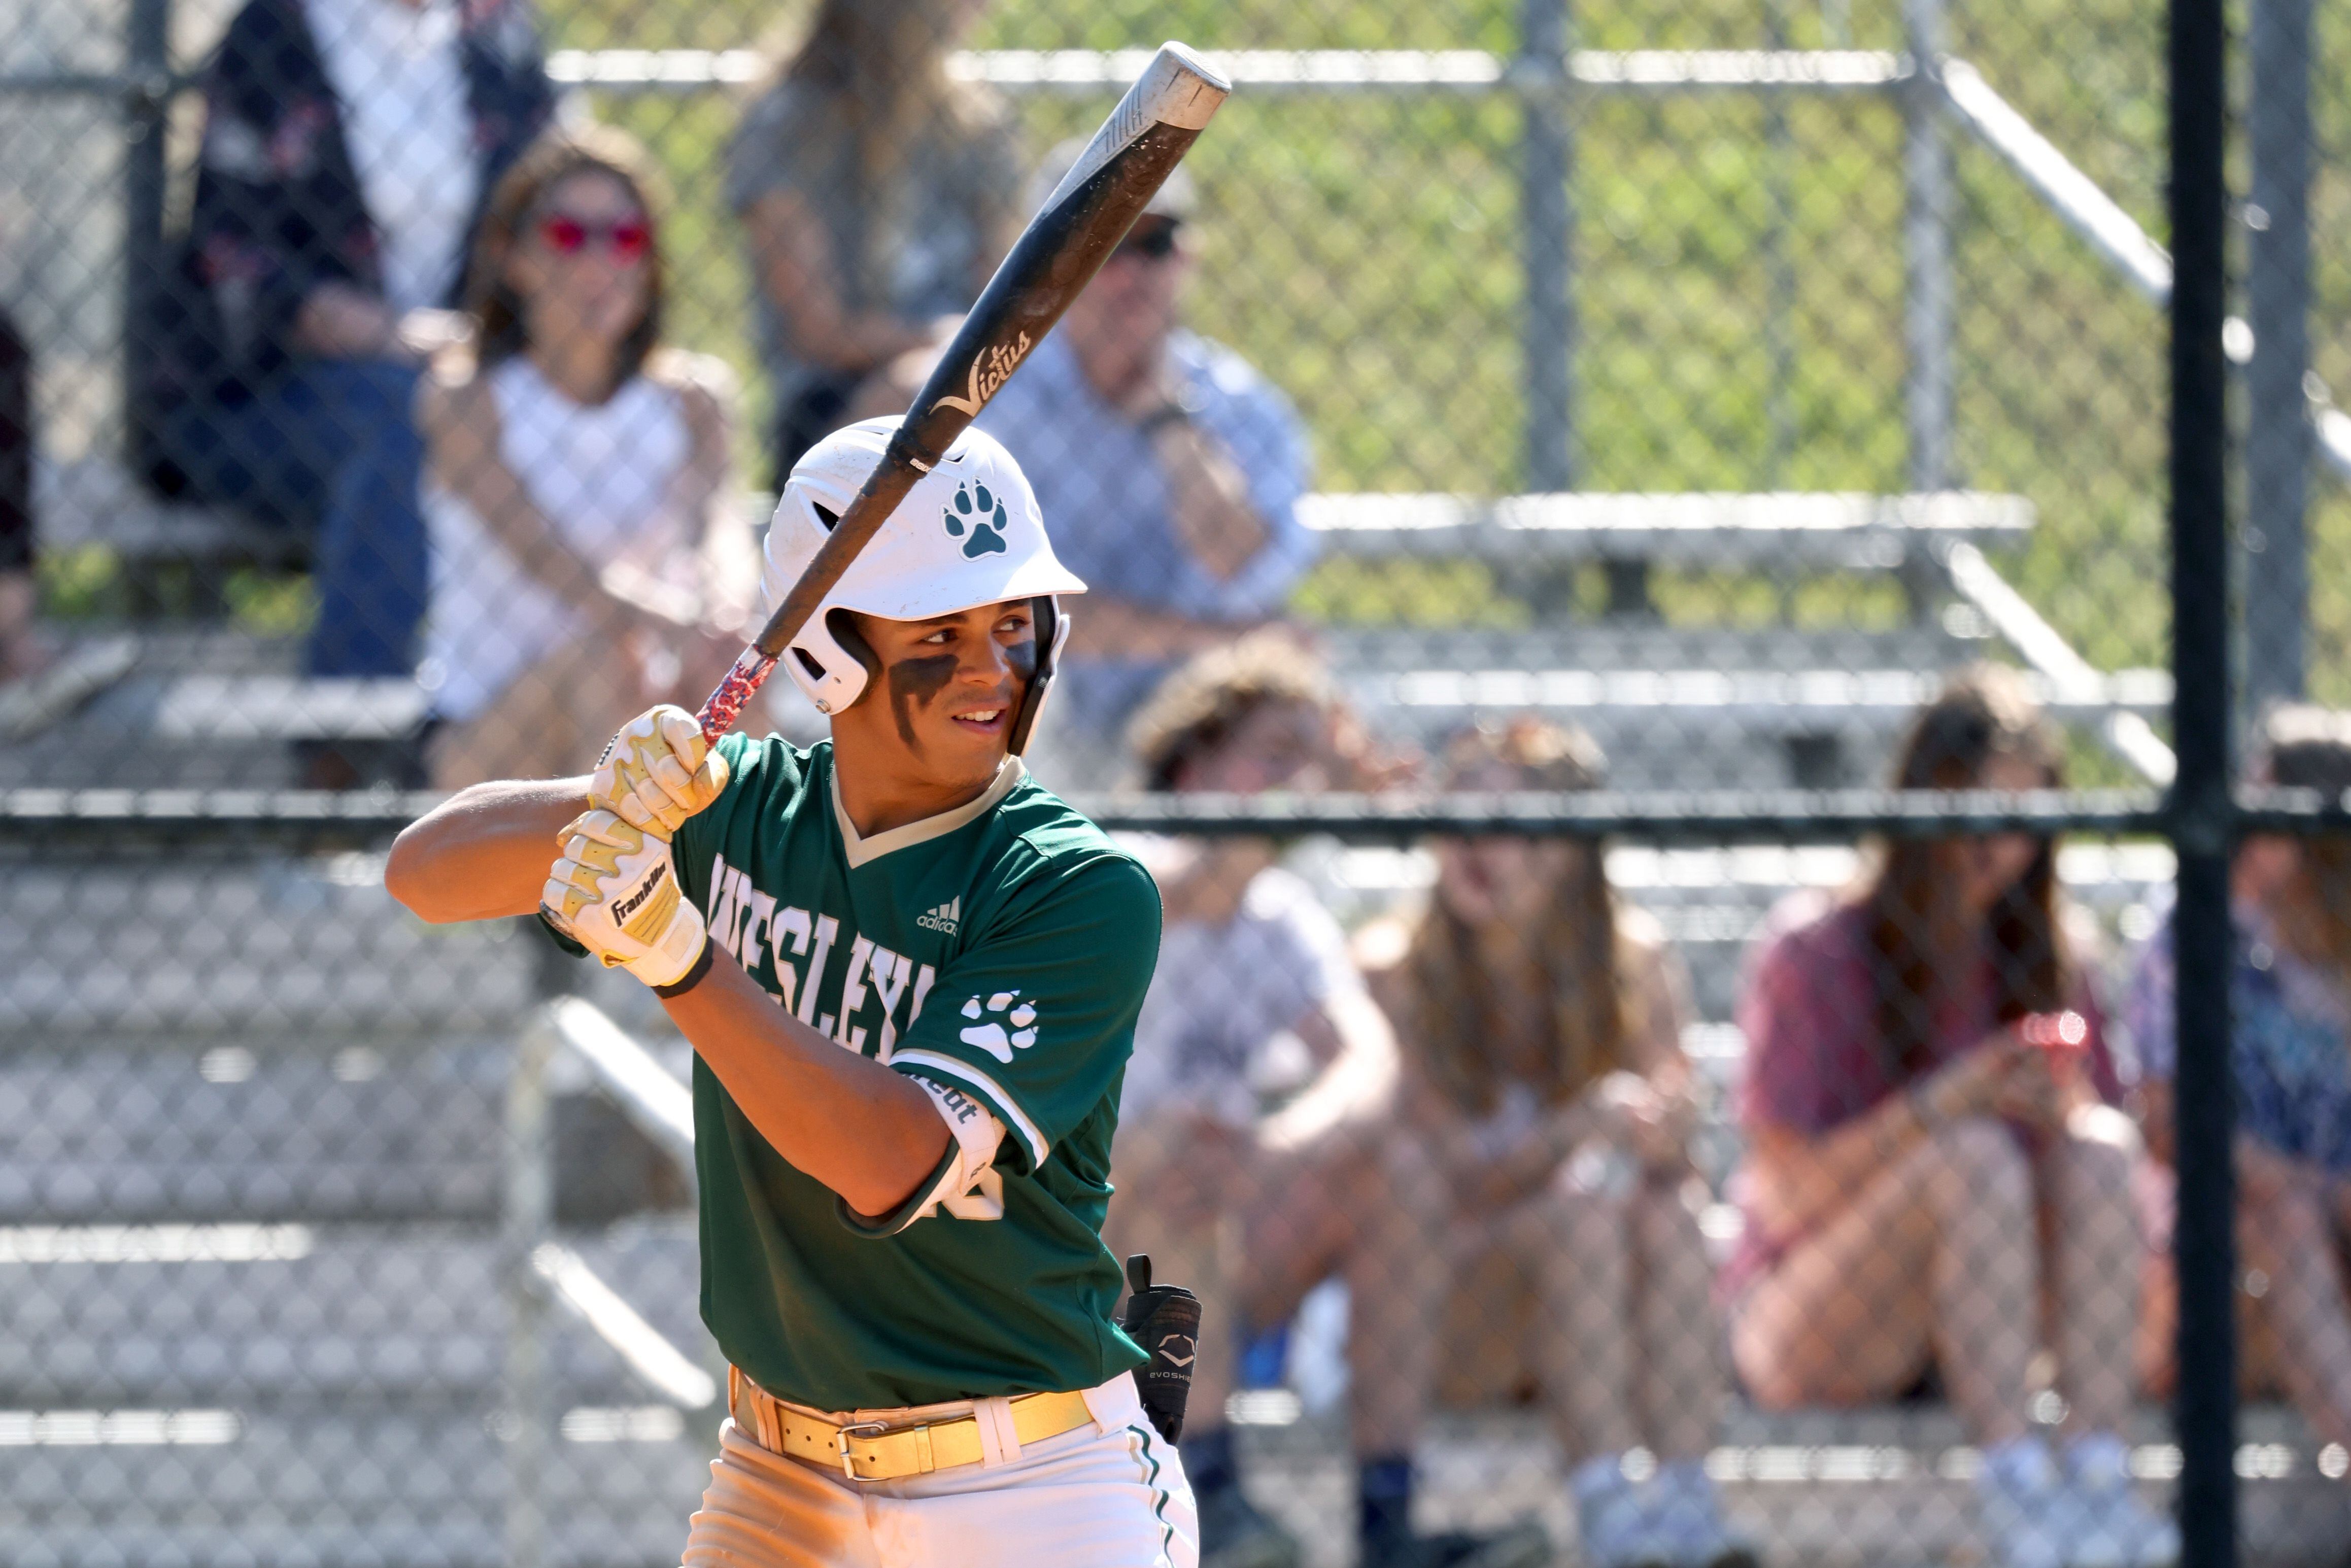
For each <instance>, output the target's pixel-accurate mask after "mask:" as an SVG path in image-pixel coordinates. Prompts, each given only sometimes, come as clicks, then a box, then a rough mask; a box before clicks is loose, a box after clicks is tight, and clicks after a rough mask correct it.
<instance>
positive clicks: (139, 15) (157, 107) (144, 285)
mask: <svg viewBox="0 0 2351 1568" xmlns="http://www.w3.org/2000/svg"><path fill="white" fill-rule="evenodd" d="M123 43H124V48H123V57H124V65H125V68H126V74H127V75H128V76H129V78H130V86H129V89H128V90H127V91H126V92H125V93H124V95H123V120H124V123H123V179H122V184H123V191H122V194H123V203H124V222H123V235H122V402H123V414H124V422H123V423H124V430H123V436H124V444H125V450H126V451H127V452H128V453H129V454H131V460H132V461H133V462H134V463H143V461H144V458H143V456H142V455H141V453H142V450H143V445H144V443H143V440H142V434H141V431H140V429H139V428H138V419H139V411H140V408H141V402H142V400H141V395H140V389H141V385H142V384H143V383H144V382H145V380H146V361H145V353H144V348H143V345H142V342H141V335H142V334H143V333H144V332H145V331H146V330H147V329H149V328H150V326H151V325H152V323H153V321H154V320H155V317H156V312H155V308H154V301H155V299H156V298H157V291H158V290H159V289H160V288H161V287H162V280H163V269H164V267H165V266H166V265H167V262H166V259H165V256H164V254H163V207H164V202H165V198H166V194H167V193H168V189H169V181H170V177H171V174H170V170H169V169H168V168H167V167H166V165H165V162H164V158H165V152H166V148H165V142H166V141H167V140H168V138H167V137H166V135H165V129H166V123H167V120H168V117H169V115H170V113H171V107H172V0H131V8H130V16H129V25H128V30H127V33H126V36H125V37H124V40H123Z"/></svg>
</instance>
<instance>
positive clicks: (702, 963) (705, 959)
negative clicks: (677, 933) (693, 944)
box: [653, 937, 718, 1001]
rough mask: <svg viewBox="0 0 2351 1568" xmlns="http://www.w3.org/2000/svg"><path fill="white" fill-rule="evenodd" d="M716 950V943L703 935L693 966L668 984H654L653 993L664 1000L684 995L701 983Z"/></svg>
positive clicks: (708, 970)
mask: <svg viewBox="0 0 2351 1568" xmlns="http://www.w3.org/2000/svg"><path fill="white" fill-rule="evenodd" d="M717 952H718V944H717V943H716V942H713V941H711V940H710V939H709V938H708V937H705V938H704V939H703V943H702V951H701V952H700V953H699V954H697V955H696V956H695V960H694V964H693V967H690V968H688V969H687V970H686V972H685V973H684V974H683V975H680V976H679V977H677V978H676V979H674V980H673V981H672V982H670V983H669V984H668V985H666V986H655V987H654V988H653V995H655V996H657V997H660V998H663V999H664V1001H666V1000H667V999H668V998H671V997H682V996H684V995H685V993H686V992H688V991H690V990H692V989H694V988H695V987H696V986H698V985H700V984H702V977H703V976H705V975H706V974H708V973H710V960H711V959H712V957H713V956H716V954H717Z"/></svg>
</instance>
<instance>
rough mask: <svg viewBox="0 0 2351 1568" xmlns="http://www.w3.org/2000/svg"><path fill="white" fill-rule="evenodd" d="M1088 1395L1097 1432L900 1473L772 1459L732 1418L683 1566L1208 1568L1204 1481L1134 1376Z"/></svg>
mask: <svg viewBox="0 0 2351 1568" xmlns="http://www.w3.org/2000/svg"><path fill="white" fill-rule="evenodd" d="M1085 1397H1086V1406H1087V1408H1088V1409H1089V1410H1090V1411H1092V1414H1093V1417H1094V1418H1093V1420H1092V1423H1091V1424H1089V1425H1087V1426H1083V1427H1078V1428H1076V1429H1075V1430H1073V1431H1069V1432H1064V1433H1062V1434H1061V1436H1060V1437H1048V1438H1046V1439H1045V1440H1044V1441H1042V1442H1039V1443H1029V1444H1025V1445H1022V1446H1020V1447H1019V1448H1018V1449H1017V1451H1016V1452H1014V1453H1008V1454H1003V1455H1001V1456H1000V1457H999V1462H987V1461H983V1462H982V1463H979V1464H976V1465H961V1466H958V1467H956V1469H946V1470H935V1471H933V1472H932V1473H931V1474H929V1475H926V1476H909V1477H906V1478H905V1479H901V1480H888V1481H852V1480H851V1479H848V1478H847V1477H846V1476H843V1475H841V1473H839V1472H838V1471H834V1470H829V1469H818V1468H817V1467H816V1466H814V1465H810V1464H807V1463H804V1462H802V1461H800V1460H799V1459H788V1458H784V1457H783V1456H782V1455H780V1454H775V1453H770V1452H769V1451H768V1450H767V1449H766V1448H761V1447H760V1446H759V1445H758V1443H757V1442H755V1441H754V1440H753V1439H752V1437H751V1436H750V1434H748V1433H747V1432H745V1431H742V1430H741V1429H739V1428H738V1427H737V1426H736V1424H735V1423H734V1421H733V1420H731V1419H730V1420H728V1421H726V1423H725V1424H724V1425H723V1426H721V1427H719V1429H718V1457H717V1458H716V1459H714V1460H712V1461H711V1464H710V1490H707V1491H705V1492H704V1493H703V1494H702V1507H701V1508H700V1509H698V1510H697V1511H695V1515H694V1519H693V1521H692V1524H691V1527H690V1529H689V1531H688V1534H687V1537H686V1542H685V1552H684V1568H1198V1563H1199V1559H1200V1540H1199V1536H1200V1531H1199V1522H1198V1516H1197V1513H1196V1511H1195V1509H1194V1506H1193V1502H1192V1487H1191V1483H1190V1482H1188V1481H1186V1479H1184V1467H1183V1464H1182V1462H1181V1461H1180V1460H1179V1459H1178V1458H1176V1455H1175V1445H1174V1444H1172V1443H1170V1442H1168V1441H1167V1440H1166V1439H1165V1438H1164V1437H1160V1435H1159V1434H1158V1433H1157V1432H1156V1431H1155V1430H1153V1429H1152V1426H1151V1418H1150V1417H1149V1416H1145V1415H1144V1413H1143V1405H1142V1402H1141V1401H1140V1400H1139V1399H1137V1398H1136V1396H1135V1391H1134V1379H1133V1378H1131V1377H1127V1376H1123V1375H1122V1376H1119V1377H1115V1378H1113V1379H1112V1380H1111V1381H1110V1382H1108V1383H1105V1384H1103V1385H1102V1386H1101V1387H1100V1388H1096V1389H1091V1390H1089V1391H1088V1392H1087V1394H1086V1396H1085ZM970 1411H971V1406H970V1404H969V1403H968V1402H965V1403H960V1404H955V1405H939V1406H925V1407H923V1408H922V1409H920V1410H908V1411H860V1412H858V1416H859V1417H860V1418H861V1419H887V1420H890V1421H892V1423H893V1425H895V1424H899V1423H902V1422H905V1421H918V1420H921V1419H923V1418H925V1416H927V1417H930V1418H933V1419H946V1418H951V1417H954V1416H963V1415H967V1414H969V1413H970Z"/></svg>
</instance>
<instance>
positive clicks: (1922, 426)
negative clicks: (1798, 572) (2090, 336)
mask: <svg viewBox="0 0 2351 1568" xmlns="http://www.w3.org/2000/svg"><path fill="white" fill-rule="evenodd" d="M1902 17H1903V27H1904V31H1905V33H1906V35H1907V38H1908V42H1909V47H1910V79H1909V81H1908V82H1907V83H1906V84H1905V86H1904V89H1903V93H1902V120H1903V154H1902V182H1903V203H1902V258H1903V286H1902V340H1903V346H1904V348H1905V350H1907V356H1908V359H1909V370H1908V380H1907V384H1906V385H1905V386H1904V388H1903V404H1904V413H1905V417H1906V423H1907V430H1908V433H1909V437H1910V473H1909V482H1910V488H1911V489H1912V490H1914V491H1918V492H1921V493H1924V492H1928V491H1933V490H1947V489H1949V488H1950V486H1951V484H1952V482H1953V476H1952V472H1951V381H1952V371H1951V365H1952V355H1951V316H1952V296H1951V150H1950V147H1949V143H1948V142H1947V141H1945V140H1944V134H1943V81H1942V69H1943V55H1944V52H1945V43H1946V38H1945V28H1944V25H1943V0H1904V4H1903V7H1902ZM1902 582H1903V586H1904V588H1905V590H1906V591H1907V594H1908V597H1909V600H1910V612H1911V614H1912V615H1913V616H1914V617H1918V618H1923V617H1924V616H1925V615H1926V614H1927V613H1928V611H1929V609H1930V607H1931V606H1932V604H1933V602H1934V598H1935V572H1934V568H1933V564H1932V563H1931V562H1929V561H1928V560H1927V559H1925V558H1924V557H1923V556H1919V555H1916V554H1914V555H1913V557H1912V558H1911V559H1909V560H1907V561H1906V562H1905V563H1904V566H1903V570H1902Z"/></svg>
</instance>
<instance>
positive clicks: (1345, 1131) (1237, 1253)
mask: <svg viewBox="0 0 2351 1568" xmlns="http://www.w3.org/2000/svg"><path fill="white" fill-rule="evenodd" d="M1333 720H1334V706H1333V703H1332V697H1331V695H1330V693H1329V690H1328V687H1327V685H1325V684H1324V682H1323V681H1322V678H1321V675H1320V673H1319V671H1317V670H1316V669H1315V667H1314V665H1313V663H1312V661H1311V659H1310V658H1309V657H1307V656H1306V655H1305V654H1304V653H1302V652H1301V650H1300V649H1299V648H1298V647H1297V646H1296V645H1295V644H1293V643H1290V642H1289V641H1288V640H1287V639H1285V638H1282V637H1280V636H1279V635H1278V634H1270V633H1268V634H1260V635H1259V636H1257V637H1254V638H1250V639H1247V640H1244V641H1243V642H1241V643H1238V644H1236V645H1235V646H1232V647H1230V648H1227V649H1223V650H1219V651H1217V652H1214V653H1207V654H1205V655H1203V656H1202V657H1201V658H1200V659H1198V660H1196V661H1195V662H1194V663H1193V664H1190V665H1189V666H1187V667H1186V668H1185V669H1184V670H1183V671H1181V672H1179V673H1178V674H1176V675H1175V677H1174V678H1173V679H1172V680H1170V681H1169V683H1168V684H1167V685H1166V686H1165V688H1164V689H1163V690H1161V691H1160V692H1159V693H1158V694H1157V695H1155V697H1154V698H1153V700H1152V702H1151V704H1150V705H1149V706H1147V707H1146V708H1145V709H1144V712H1143V713H1142V714H1141V715H1140V716H1138V718H1137V720H1136V735H1137V748H1138V749H1139V750H1140V752H1141V753H1142V756H1143V758H1144V766H1145V768H1147V769H1148V772H1149V776H1150V779H1151V783H1152V786H1153V787H1154V788H1155V789H1163V790H1166V789H1173V790H1180V791H1196V790H1234V791H1241V792H1255V791H1259V790H1266V789H1289V790H1311V789H1327V788H1331V787H1333V786H1339V787H1350V786H1353V785H1354V784H1355V783H1356V782H1357V781H1358V770H1357V768H1356V766H1355V759H1354V758H1353V757H1352V756H1351V755H1350V752H1349V749H1348V745H1347V739H1346V734H1345V732H1344V731H1343V729H1342V728H1341V727H1339V726H1337V725H1336V724H1335V723H1334V722H1333ZM1144 848H1145V850H1146V852H1147V861H1148V862H1153V869H1154V872H1155V874H1156V875H1157V876H1158V878H1159V883H1160V891H1161V895H1162V897H1163V899H1164V901H1165V909H1166V924H1165V935H1164V936H1162V938H1161V941H1160V949H1159V968H1158V973H1157V975H1156V977H1155V978H1154V980H1153V981H1152V987H1151V992H1150V995H1149V997H1148V998H1146V999H1145V1001H1144V1008H1143V1016H1142V1019H1141V1021H1140V1022H1139V1023H1138V1024H1137V1026H1136V1029H1135V1045H1134V1059H1133V1061H1131V1063H1130V1064H1129V1066H1128V1068H1127V1074H1126V1085H1125V1091H1124V1096H1123V1102H1122V1105H1121V1110H1120V1118H1119V1139H1118V1148H1117V1152H1116V1155H1115V1158H1114V1162H1113V1164H1114V1169H1115V1172H1116V1180H1117V1187H1118V1197H1116V1198H1115V1199H1113V1202H1112V1206H1111V1212H1110V1229H1109V1234H1110V1236H1111V1239H1112V1241H1113V1245H1114V1246H1115V1247H1116V1248H1117V1249H1119V1250H1120V1251H1121V1252H1138V1251H1140V1252H1148V1253H1150V1254H1151V1256H1152V1258H1153V1260H1154V1263H1155V1272H1156V1274H1157V1276H1158V1277H1159V1278H1161V1279H1164V1280H1168V1281H1175V1282H1177V1283H1180V1284H1185V1285H1188V1286H1190V1287H1191V1288H1192V1289H1193V1290H1195V1291H1198V1292H1199V1294H1200V1296H1201V1299H1202V1301H1203V1302H1204V1303H1205V1304H1206V1307H1207V1314H1208V1322H1210V1323H1211V1324H1212V1325H1213V1327H1212V1328H1211V1329H1210V1330H1209V1331H1208V1332H1207V1333H1206V1334H1205V1335H1204V1342H1203V1343H1202V1345H1201V1354H1200V1361H1199V1365H1198V1367H1197V1368H1196V1371H1195V1374H1194V1382H1193V1387H1192V1397H1191V1406H1190V1414H1189V1416H1187V1418H1186V1425H1185V1439H1184V1466H1185V1470H1186V1474H1188V1475H1189V1476H1190V1478H1191V1480H1192V1486H1193V1490H1194V1491H1195V1493H1196V1495H1197V1497H1198V1500H1199V1505H1200V1542H1201V1557H1200V1561H1201V1563H1202V1565H1203V1568H1219V1565H1224V1568H1232V1565H1238V1564H1244V1563H1247V1564H1265V1565H1267V1568H1278V1565H1279V1564H1283V1563H1297V1562H1298V1561H1299V1554H1298V1547H1297V1543H1296V1542H1293V1541H1291V1540H1290V1538H1289V1537H1288V1536H1287V1535H1285V1534H1284V1533H1283V1532H1281V1531H1280V1530H1279V1529H1278V1528H1277V1527H1276V1526H1275V1525H1274V1524H1273V1523H1272V1522H1271V1521H1269V1520H1267V1519H1266V1518H1265V1517H1264V1516H1263V1515H1262V1514H1260V1513H1259V1511H1257V1510H1256V1509H1255V1508H1254V1507H1253V1506H1251V1504H1250V1503H1249V1500H1248V1499H1247V1498H1246V1497H1245V1496H1244V1495H1243V1494H1242V1491H1241V1488H1240V1485H1239V1474H1238V1467H1237V1463H1236V1459H1235V1455H1234V1449H1233V1443H1232V1437H1231V1434H1230V1432H1229V1431H1228V1428H1227V1427H1226V1424H1225V1400H1226V1396H1227V1395H1228V1393H1230V1391H1231V1389H1232V1387H1233V1382H1234V1375H1235V1370H1236V1362H1237V1359H1238V1354H1239V1350H1240V1346H1241V1344H1242V1343H1243V1341H1244V1339H1245V1337H1246V1336H1247V1334H1248V1333H1249V1330H1250V1329H1251V1328H1252V1327H1253V1328H1256V1329H1259V1330H1264V1329H1269V1328H1273V1327H1276V1326H1278V1325H1280V1324H1281V1323H1283V1322H1286V1321H1288V1320H1289V1318H1290V1316H1291V1314H1292V1313H1294V1312H1296V1311H1297V1309H1298V1304H1299V1302H1300V1301H1301V1300H1302V1299H1303V1298H1304V1296H1305V1295H1306V1293H1307V1291H1309V1290H1311V1288H1312V1287H1313V1286H1315V1285H1316V1284H1318V1283H1320V1282H1321V1281H1323V1280H1326V1279H1329V1278H1331V1277H1332V1276H1334V1275H1335V1276H1338V1277H1339V1278H1341V1279H1343V1280H1344V1281H1346V1282H1347V1285H1348V1291H1349V1301H1350V1302H1351V1313H1352V1315H1351V1319H1350V1327H1349V1332H1348V1340H1347V1346H1348V1359H1349V1361H1350V1363H1351V1364H1352V1365H1353V1369H1354V1376H1353V1398H1352V1405H1353V1412H1352V1414H1353V1436H1354V1448H1355V1453H1356V1456H1357V1459H1358V1461H1359V1464H1360V1466H1361V1469H1360V1480H1361V1491H1360V1500H1361V1518H1362V1527H1363V1546H1364V1557H1363V1561H1364V1563H1366V1564H1367V1565H1370V1568H1390V1565H1393V1564H1400V1563H1409V1564H1413V1565H1415V1568H1419V1565H1423V1564H1450V1563H1456V1562H1459V1561H1462V1560H1463V1559H1464V1558H1465V1557H1466V1556H1467V1555H1468V1552H1471V1551H1472V1550H1473V1549H1475V1548H1476V1547H1477V1546H1478V1545H1479V1544H1480V1543H1478V1542H1470V1541H1468V1540H1467V1539H1460V1538H1457V1539H1453V1540H1450V1541H1447V1540H1433V1541H1432V1540H1423V1539H1420V1538H1417V1537H1415V1536H1413V1535H1412V1534H1411V1532H1410V1529H1409V1521H1410V1504H1411V1480H1412V1469H1411V1454H1412V1445H1413V1440H1414V1438H1415V1437H1416V1436H1417V1434H1418V1431H1419V1427H1420V1424H1421V1419H1422V1416H1423V1414H1424V1412H1425V1410H1426V1405H1427V1401H1428V1383H1429V1374H1430V1369H1431V1366H1432V1364H1433V1359H1434V1352H1435V1339H1436V1334H1435V1327H1436V1322H1437V1311H1438V1308H1439V1305H1440V1301H1441V1296H1442V1292H1443V1290H1444V1285H1445V1270H1444V1268H1443V1265H1442V1263H1441V1261H1440V1260H1438V1259H1437V1257H1436V1256H1434V1253H1435V1249H1436V1248H1437V1245H1438V1240H1437V1239H1438V1237H1439V1235H1440V1234H1441V1231H1442V1228H1443V1225H1444V1222H1445V1217H1446V1211H1447V1201H1446V1194H1445V1189H1444V1186H1443V1178H1442V1176H1441V1175H1440V1174H1439V1173H1438V1171H1437V1168H1436V1166H1434V1164H1433V1163H1432V1162H1431V1161H1430V1160H1429V1159H1428V1158H1427V1157H1426V1155H1424V1154H1423V1152H1422V1151H1421V1148H1420V1145H1418V1144H1417V1143H1416V1142H1415V1141H1414V1140H1413V1139H1411V1138H1410V1137H1408V1136H1406V1135H1405V1134H1404V1131H1403V1129H1402V1128H1400V1127H1399V1126H1398V1125H1397V1124H1396V1123H1395V1117H1394V1114H1393V1111H1394V1095H1395V1081H1396V1057H1395V1039H1394V1037H1393V1035H1391V1033H1390V1032H1389V1030H1388V1025H1387V1020H1386V1019H1385V1018H1384V1017H1383V1016H1382V1014H1381V1012H1380V1009H1379V1008H1378V1006H1377V1005H1376V1004H1374V1002H1373V1000H1372V998H1371V996H1370V993H1369V992H1368V991H1366V990H1365V988H1364V982H1363V980H1362V979H1361V977H1359V976H1358V975H1357V974H1356V973H1355V970H1354V967H1353V965H1352V964H1351V963H1350V962H1349V960H1348V956H1347V946H1346V938H1345V936H1343V933H1342V932H1341V931H1340V929H1339V926H1338V924H1337V922H1335V921H1334V920H1332V918H1331V916H1330V915H1329V914H1327V913H1326V912H1325V911H1324V910H1323V909H1322V906H1321V905H1320V904H1318V903H1316V901H1315V898H1314V895H1313V894H1312V892H1311V890H1310V889H1309V888H1308V887H1307V885H1306V884H1305V883H1303V882H1302V881H1301V880H1299V879H1298V878H1297V877H1295V876H1293V875H1291V874H1290V873H1288V872H1286V871H1283V870H1282V869H1281V868H1280V866H1278V865H1277V864H1276V863H1275V849H1274V846H1273V845H1272V844H1271V843H1270V842H1269V841H1264V840H1248V839H1216V840H1205V841H1204V840H1187V841H1173V842H1166V843H1160V844H1154V845H1146V846H1144ZM1546 1560H1547V1558H1541V1557H1538V1558H1534V1559H1531V1561H1535V1562H1541V1561H1546ZM1477 1561H1479V1563H1489V1562H1490V1563H1493V1564H1494V1565H1495V1568H1504V1565H1506V1564H1515V1563H1520V1562H1521V1561H1522V1559H1520V1558H1518V1557H1509V1558H1480V1559H1477Z"/></svg>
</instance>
